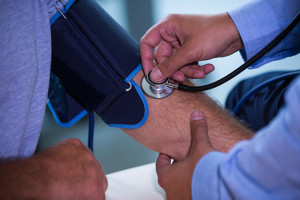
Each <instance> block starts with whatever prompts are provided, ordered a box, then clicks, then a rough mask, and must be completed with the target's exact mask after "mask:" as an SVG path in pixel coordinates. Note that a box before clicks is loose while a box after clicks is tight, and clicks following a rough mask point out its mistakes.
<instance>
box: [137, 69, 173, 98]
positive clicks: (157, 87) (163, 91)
mask: <svg viewBox="0 0 300 200" xmlns="http://www.w3.org/2000/svg"><path fill="white" fill-rule="evenodd" d="M151 71H152V70H150V72H149V73H148V75H147V77H146V76H145V77H143V79H142V84H141V86H142V90H143V91H144V93H145V94H146V95H148V96H149V97H152V98H156V99H161V98H165V97H167V96H169V95H170V94H172V92H173V88H171V87H168V79H166V80H164V81H163V82H161V83H156V82H154V81H152V80H151V78H150V74H151Z"/></svg>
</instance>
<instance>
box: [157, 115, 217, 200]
mask: <svg viewBox="0 0 300 200" xmlns="http://www.w3.org/2000/svg"><path fill="white" fill-rule="evenodd" d="M207 133H208V132H207V123H206V119H205V117H204V114H203V113H202V112H201V111H194V112H193V113H192V115H191V134H192V139H191V148H190V151H189V154H188V155H187V157H186V158H185V159H184V160H182V161H179V162H176V161H174V162H173V163H172V164H171V158H170V157H169V156H167V155H165V154H160V155H159V156H158V158H157V161H156V172H157V176H158V183H159V185H160V186H161V187H162V188H163V189H164V190H165V192H166V195H167V199H170V200H176V199H192V193H191V181H192V176H193V172H194V169H195V167H196V165H197V163H198V161H199V160H200V159H201V158H202V157H203V156H204V155H206V154H207V153H209V152H211V151H214V149H213V147H212V145H211V143H210V141H209V138H208V134H207Z"/></svg>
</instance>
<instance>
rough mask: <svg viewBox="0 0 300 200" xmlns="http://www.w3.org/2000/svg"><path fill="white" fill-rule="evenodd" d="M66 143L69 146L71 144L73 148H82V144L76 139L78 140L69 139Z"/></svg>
mask: <svg viewBox="0 0 300 200" xmlns="http://www.w3.org/2000/svg"><path fill="white" fill-rule="evenodd" d="M68 142H69V143H70V144H73V145H75V146H83V144H82V142H81V141H80V140H79V139H78V138H71V139H68Z"/></svg>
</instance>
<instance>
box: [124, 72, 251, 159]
mask: <svg viewBox="0 0 300 200" xmlns="http://www.w3.org/2000/svg"><path fill="white" fill-rule="evenodd" d="M143 76H144V74H143V72H142V71H140V72H139V73H138V74H137V75H136V76H135V77H134V80H135V81H136V82H137V83H138V84H140V82H141V79H142V77H143ZM146 98H147V101H148V105H149V116H148V119H147V121H146V123H145V124H144V125H143V126H142V127H140V128H138V129H134V130H128V129H123V130H124V131H125V132H126V133H127V134H128V135H130V136H131V137H133V138H134V139H135V140H137V141H138V142H140V143H141V144H143V145H144V146H146V147H148V148H150V149H152V150H154V151H156V152H160V153H164V154H167V155H169V156H170V157H172V158H174V159H175V160H182V159H183V158H185V156H186V155H187V153H188V150H189V148H190V138H191V136H190V116H191V113H192V112H193V111H194V110H202V111H203V112H204V113H205V116H206V119H207V123H208V134H209V137H210V141H211V142H212V145H213V147H214V148H215V149H216V150H218V151H222V152H226V151H228V150H229V149H230V148H231V147H232V146H233V145H234V144H235V143H237V142H238V141H240V140H243V139H250V138H251V137H252V133H251V131H249V130H248V129H247V128H245V127H244V126H242V125H241V124H240V123H238V122H237V121H236V120H235V119H234V118H232V117H231V116H230V115H229V114H228V113H227V112H225V111H224V110H223V109H222V108H221V107H220V106H218V105H217V104H216V103H215V102H214V101H213V100H212V99H211V98H209V97H208V96H207V95H206V94H204V93H202V92H199V93H187V92H182V91H178V90H175V91H174V92H173V94H171V95H170V96H168V97H167V98H164V99H153V98H150V97H148V96H146Z"/></svg>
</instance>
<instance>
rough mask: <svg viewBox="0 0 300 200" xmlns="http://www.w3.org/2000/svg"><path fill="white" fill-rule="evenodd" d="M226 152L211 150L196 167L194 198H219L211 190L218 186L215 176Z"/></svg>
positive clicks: (193, 185) (193, 179)
mask: <svg viewBox="0 0 300 200" xmlns="http://www.w3.org/2000/svg"><path fill="white" fill-rule="evenodd" d="M225 157H226V154H225V153H221V152H217V151H214V152H210V153H208V154H206V155H205V156H204V157H202V158H201V160H200V161H199V162H198V164H197V165H196V167H195V170H194V173H193V177H192V186H191V187H192V198H193V199H194V200H195V199H217V198H215V197H213V195H216V192H214V191H210V190H211V189H212V188H216V187H215V186H214V185H215V184H216V182H215V181H213V180H215V179H214V178H213V177H214V176H215V175H216V174H217V173H218V167H219V164H220V163H221V162H222V161H223V160H224V159H225Z"/></svg>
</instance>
